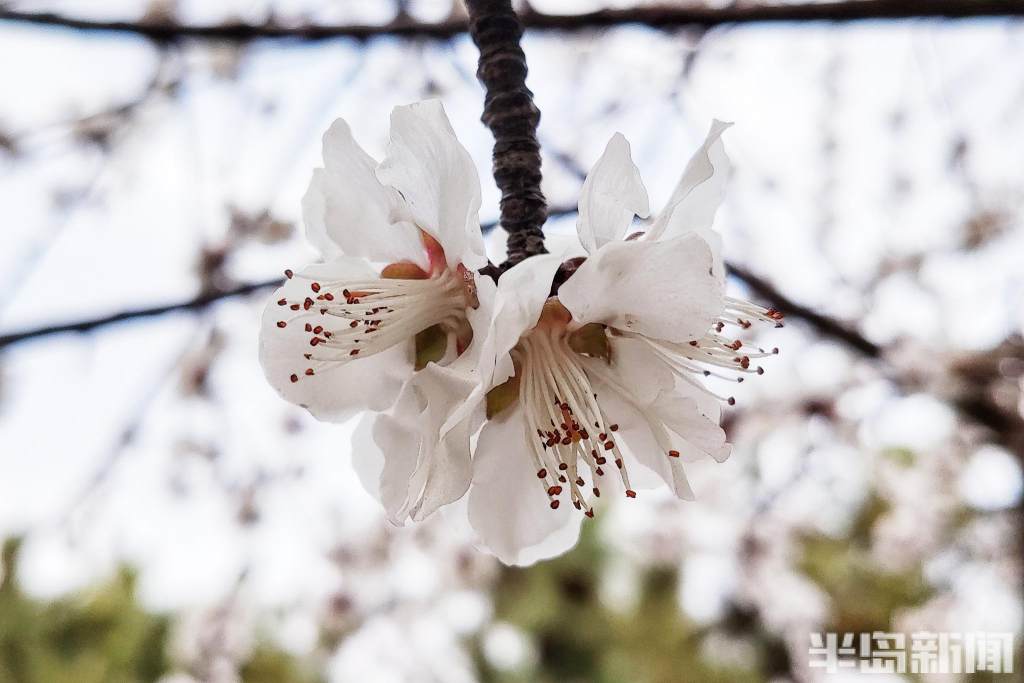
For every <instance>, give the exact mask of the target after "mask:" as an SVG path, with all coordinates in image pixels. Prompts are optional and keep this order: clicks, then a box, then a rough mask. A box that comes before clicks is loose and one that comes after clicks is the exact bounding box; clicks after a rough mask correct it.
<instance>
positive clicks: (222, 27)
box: [0, 0, 1024, 43]
mask: <svg viewBox="0 0 1024 683" xmlns="http://www.w3.org/2000/svg"><path fill="white" fill-rule="evenodd" d="M1021 16H1024V3H1022V2H1020V0H944V1H942V2H921V1H920V0H849V1H845V2H823V3H799V4H787V5H747V4H735V5H730V6H726V7H721V8H715V7H637V8H629V9H616V10H600V11H597V12H590V13H586V14H574V15H556V14H543V13H540V12H536V11H533V10H529V11H526V12H524V13H523V14H522V15H521V16H520V19H521V20H522V22H523V24H524V25H525V27H526V28H527V29H531V30H544V31H548V30H556V31H565V32H577V31H591V30H594V29H601V28H609V27H613V26H621V25H623V24H641V25H644V26H649V27H652V28H661V29H671V28H677V27H680V26H698V27H712V26H718V25H722V24H750V23H775V22H806V21H824V22H849V21H862V20H872V19H886V20H898V19H928V18H932V19H967V18H974V17H1021ZM0 21H10V22H20V23H28V24H35V25H39V26H54V27H63V28H69V29H76V30H81V31H105V32H116V33H131V34H135V35H139V36H143V37H146V38H149V39H150V40H154V41H157V42H162V43H166V42H175V41H178V40H182V39H199V40H220V41H230V42H239V43H242V42H248V41H252V40H259V39H275V40H277V39H291V40H299V41H315V40H325V39H329V38H354V39H356V40H368V39H371V38H375V37H378V36H399V37H413V38H427V39H434V40H447V39H450V38H453V37H454V36H457V35H459V34H462V33H465V32H467V30H468V28H469V27H468V25H467V22H465V21H462V20H458V19H453V20H449V21H444V22H439V23H420V22H416V21H414V20H411V19H409V18H407V17H405V16H399V17H398V18H396V19H395V20H394V21H392V22H391V23H388V24H380V25H360V24H333V25H332V24H299V25H282V24H276V23H270V24H262V25H260V24H245V23H239V22H226V23H223V24H212V25H201V26H195V25H181V24H174V23H160V22H131V21H101V20H92V19H78V18H74V17H67V16H63V15H60V14H55V13H51V12H19V11H15V10H5V9H0Z"/></svg>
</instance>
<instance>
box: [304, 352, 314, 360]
mask: <svg viewBox="0 0 1024 683" xmlns="http://www.w3.org/2000/svg"><path fill="white" fill-rule="evenodd" d="M302 357H303V358H305V359H306V360H312V359H313V354H311V353H304V354H302Z"/></svg>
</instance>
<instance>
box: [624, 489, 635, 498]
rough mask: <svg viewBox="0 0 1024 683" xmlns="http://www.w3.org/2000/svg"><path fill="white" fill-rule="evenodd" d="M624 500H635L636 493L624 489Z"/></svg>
mask: <svg viewBox="0 0 1024 683" xmlns="http://www.w3.org/2000/svg"><path fill="white" fill-rule="evenodd" d="M626 498H636V491H634V490H633V489H626Z"/></svg>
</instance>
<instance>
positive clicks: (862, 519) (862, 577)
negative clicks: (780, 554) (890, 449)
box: [798, 495, 933, 633]
mask: <svg viewBox="0 0 1024 683" xmlns="http://www.w3.org/2000/svg"><path fill="white" fill-rule="evenodd" d="M887 511H888V505H887V504H886V502H885V501H884V500H883V499H882V498H880V497H878V496H877V495H872V496H869V497H868V498H867V500H866V501H865V503H864V505H863V506H862V507H861V509H860V511H859V513H858V515H857V517H856V518H855V519H854V520H853V523H852V524H851V526H850V530H849V533H848V535H847V536H846V537H841V538H833V537H830V536H825V535H823V534H814V535H808V536H805V537H804V538H803V541H802V543H803V555H802V557H801V559H800V562H799V565H798V566H799V568H800V570H801V571H803V572H804V574H806V575H807V576H808V577H810V578H811V579H812V580H814V582H815V583H817V584H818V585H819V586H820V587H821V588H822V589H823V590H824V591H825V592H826V593H828V595H829V596H830V597H831V599H832V622H831V623H830V624H829V628H828V629H827V630H830V631H836V632H843V633H865V632H870V631H876V630H877V631H889V630H892V622H893V616H894V614H895V613H896V612H897V611H898V610H900V609H904V608H908V607H912V606H916V605H920V604H922V603H923V602H925V601H926V600H927V599H928V598H929V597H931V595H932V593H933V589H932V588H931V586H929V584H928V583H927V581H925V579H924V576H923V575H922V573H921V568H920V567H919V566H916V567H912V568H910V569H907V570H905V571H898V572H893V571H885V570H883V569H881V568H879V567H878V563H877V561H876V560H875V558H873V557H872V556H871V553H870V542H871V530H872V528H873V527H874V525H875V523H876V522H877V521H878V520H879V519H880V518H881V517H882V516H883V515H884V514H885V513H886V512H887Z"/></svg>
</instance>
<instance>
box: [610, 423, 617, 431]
mask: <svg viewBox="0 0 1024 683" xmlns="http://www.w3.org/2000/svg"><path fill="white" fill-rule="evenodd" d="M608 429H610V430H612V431H613V432H617V431H619V425H618V424H613V425H610V426H609V427H608Z"/></svg>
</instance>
